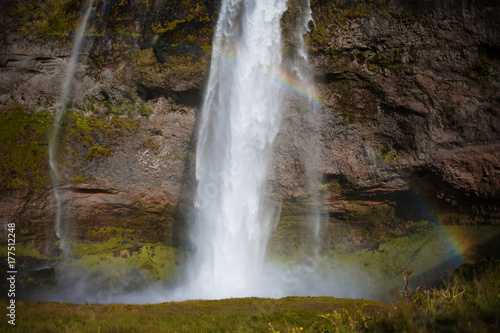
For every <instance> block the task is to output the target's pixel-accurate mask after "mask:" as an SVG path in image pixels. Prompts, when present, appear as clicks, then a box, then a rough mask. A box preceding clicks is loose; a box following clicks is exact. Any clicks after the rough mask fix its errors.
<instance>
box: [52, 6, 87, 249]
mask: <svg viewBox="0 0 500 333" xmlns="http://www.w3.org/2000/svg"><path fill="white" fill-rule="evenodd" d="M93 3H94V0H90V2H89V4H88V6H87V9H86V11H85V15H84V16H83V20H82V23H81V25H80V28H79V29H78V33H77V34H76V37H75V40H74V42H73V50H72V52H71V58H70V61H69V63H68V66H67V70H66V78H65V79H64V82H63V85H62V88H61V98H60V101H59V108H58V109H57V111H56V114H55V117H54V124H53V126H52V132H51V134H50V137H49V166H50V175H51V178H52V187H53V188H54V198H55V231H56V235H57V237H58V238H59V242H60V243H59V248H60V249H61V250H62V252H63V254H64V256H66V255H67V254H68V251H69V248H68V233H67V231H66V230H63V226H62V225H61V210H62V208H61V205H62V202H61V193H60V191H59V185H60V178H59V169H58V167H57V161H56V151H57V132H58V130H59V125H60V122H61V117H62V115H63V113H64V111H65V110H66V103H67V102H68V100H69V96H70V92H71V89H72V83H73V79H74V75H75V70H76V65H77V63H78V56H79V55H80V49H81V47H82V41H83V37H84V36H85V30H86V29H87V24H88V21H89V17H90V13H91V12H92V5H93Z"/></svg>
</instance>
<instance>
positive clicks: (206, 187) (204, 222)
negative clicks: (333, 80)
mask: <svg viewBox="0 0 500 333" xmlns="http://www.w3.org/2000/svg"><path fill="white" fill-rule="evenodd" d="M285 10H286V0H276V1H268V0H257V1H247V0H244V1H238V0H226V1H223V3H222V7H221V11H220V17H219V20H218V24H217V27H216V32H215V36H214V42H213V55H212V64H211V68H210V76H209V79H208V85H207V90H206V95H205V99H204V104H203V110H202V115H201V120H200V129H199V137H198V144H197V156H196V180H197V192H196V197H195V208H196V210H197V217H196V221H195V225H194V226H193V228H192V230H191V242H192V246H193V249H194V254H193V258H192V260H191V262H190V263H189V267H188V270H189V271H188V279H189V281H188V289H189V290H190V293H191V294H192V295H191V297H197V298H225V297H241V296H248V295H251V294H252V292H253V290H252V284H253V283H254V282H255V281H256V280H257V279H258V278H259V274H261V272H262V268H263V263H264V255H265V249H266V246H267V242H268V239H269V232H270V230H269V229H270V219H271V215H272V212H271V211H270V210H269V209H268V208H267V204H266V202H265V199H266V194H267V192H266V189H267V181H268V178H269V169H270V162H271V157H272V144H273V140H274V138H275V136H276V134H277V133H278V129H279V127H280V123H281V111H282V95H283V94H282V88H281V85H280V82H279V80H278V76H279V72H280V65H281V58H282V56H281V26H280V19H281V16H282V14H283V13H284V11H285Z"/></svg>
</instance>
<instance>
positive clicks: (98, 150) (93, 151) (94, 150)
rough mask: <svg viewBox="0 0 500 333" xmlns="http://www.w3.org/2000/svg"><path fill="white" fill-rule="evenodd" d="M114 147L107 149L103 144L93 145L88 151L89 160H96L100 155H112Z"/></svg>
mask: <svg viewBox="0 0 500 333" xmlns="http://www.w3.org/2000/svg"><path fill="white" fill-rule="evenodd" d="M111 153H112V149H107V148H104V147H101V146H92V147H91V148H90V149H89V152H88V153H87V158H88V159H89V160H94V159H96V158H100V157H106V156H109V155H111Z"/></svg>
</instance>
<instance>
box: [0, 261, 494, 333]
mask: <svg viewBox="0 0 500 333" xmlns="http://www.w3.org/2000/svg"><path fill="white" fill-rule="evenodd" d="M499 274H500V261H498V260H488V261H482V262H480V263H478V264H466V265H463V266H462V267H460V268H459V269H458V270H457V271H455V273H454V274H453V275H452V276H450V277H449V278H447V279H443V284H442V285H441V286H440V287H434V288H429V289H426V290H423V291H421V292H419V293H417V294H416V295H413V297H412V298H411V299H410V300H409V302H408V303H406V302H403V301H400V302H398V303H395V304H387V303H382V302H376V301H369V300H363V299H340V298H333V297H314V298H312V297H287V298H283V299H263V298H240V299H224V300H190V301H184V302H168V303H161V304H146V305H124V304H113V305H96V304H83V305H74V304H67V303H33V302H17V303H16V326H17V330H18V331H21V332H151V331H161V332H495V331H496V329H497V327H498V325H500V296H499V295H500V280H499V279H498V276H499ZM0 306H6V302H5V301H2V302H1V303H0ZM1 325H7V324H6V322H5V321H3V322H2V324H1Z"/></svg>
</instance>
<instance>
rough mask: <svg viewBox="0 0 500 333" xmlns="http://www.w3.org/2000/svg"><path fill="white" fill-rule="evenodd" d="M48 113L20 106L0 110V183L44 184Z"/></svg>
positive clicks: (14, 186) (14, 185)
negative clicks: (0, 157)
mask: <svg viewBox="0 0 500 333" xmlns="http://www.w3.org/2000/svg"><path fill="white" fill-rule="evenodd" d="M51 123H52V116H51V115H50V114H49V113H48V112H46V111H41V112H36V113H34V112H31V111H28V110H26V109H24V108H22V107H20V106H15V107H11V108H3V109H0V155H1V156H2V159H1V160H0V179H1V181H0V184H1V185H0V186H5V187H7V188H10V189H17V188H28V187H29V188H33V187H45V186H48V184H49V181H50V176H49V170H48V166H47V160H48V144H47V142H48V134H49V130H50V127H51Z"/></svg>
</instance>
